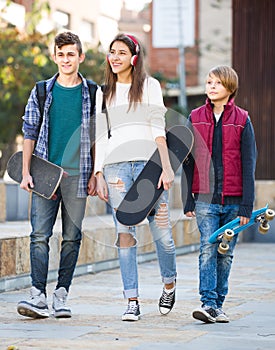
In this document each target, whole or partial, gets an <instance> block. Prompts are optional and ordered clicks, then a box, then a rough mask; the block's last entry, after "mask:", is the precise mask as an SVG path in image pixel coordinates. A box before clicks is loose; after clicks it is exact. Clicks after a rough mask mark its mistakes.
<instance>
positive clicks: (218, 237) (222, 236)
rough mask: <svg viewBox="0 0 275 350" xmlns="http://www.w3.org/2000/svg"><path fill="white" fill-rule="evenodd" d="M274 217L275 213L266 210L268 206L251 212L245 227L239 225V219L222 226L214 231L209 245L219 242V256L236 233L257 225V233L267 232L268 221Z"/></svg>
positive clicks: (223, 252)
mask: <svg viewBox="0 0 275 350" xmlns="http://www.w3.org/2000/svg"><path fill="white" fill-rule="evenodd" d="M274 216H275V211H274V210H272V209H269V208H268V204H267V205H266V206H265V207H263V208H261V209H257V210H255V211H253V212H252V215H251V218H250V220H249V222H248V223H247V224H245V225H240V218H236V219H234V220H232V221H230V222H228V223H227V224H225V225H224V226H222V227H220V228H219V229H218V230H217V231H215V232H214V233H213V234H212V235H211V236H210V238H209V240H208V241H209V243H217V242H219V246H218V252H219V253H220V254H225V253H226V252H227V251H228V249H229V245H228V243H229V242H230V241H231V239H232V238H233V237H234V235H236V234H237V233H239V232H241V231H244V230H246V229H247V228H248V227H250V226H252V225H254V224H258V225H259V227H258V231H259V232H260V233H262V234H265V233H267V232H268V230H269V228H270V225H269V223H268V222H269V221H270V220H272V219H273V218H274Z"/></svg>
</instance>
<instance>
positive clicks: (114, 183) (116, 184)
mask: <svg viewBox="0 0 275 350" xmlns="http://www.w3.org/2000/svg"><path fill="white" fill-rule="evenodd" d="M108 184H109V186H111V187H113V188H115V189H116V190H118V191H120V192H124V191H125V183H124V182H123V181H122V180H121V179H120V178H115V179H112V180H110V181H108Z"/></svg>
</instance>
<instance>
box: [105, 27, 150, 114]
mask: <svg viewBox="0 0 275 350" xmlns="http://www.w3.org/2000/svg"><path fill="white" fill-rule="evenodd" d="M116 41H121V42H123V43H124V44H125V45H127V46H128V48H129V50H130V52H131V54H132V56H134V55H137V56H138V57H137V60H136V64H135V65H134V66H132V71H131V76H132V82H131V87H130V90H129V96H128V97H129V109H130V108H131V107H132V105H133V104H134V106H135V105H136V103H138V102H141V101H142V94H143V85H144V80H145V78H146V72H145V68H144V53H143V49H142V47H141V45H140V42H139V40H137V38H136V37H133V36H132V35H130V36H128V35H127V34H118V35H117V36H116V37H115V38H114V39H113V40H112V42H111V43H110V45H109V51H111V49H112V46H113V44H114V42H116ZM136 43H137V44H138V48H139V50H138V52H137V45H136ZM106 63H107V64H106V69H105V82H104V100H105V101H108V102H110V101H111V100H112V99H113V98H114V97H115V94H116V82H117V74H115V73H113V71H112V69H111V66H110V64H109V63H108V62H106Z"/></svg>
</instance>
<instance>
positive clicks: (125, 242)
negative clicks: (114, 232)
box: [116, 233, 137, 248]
mask: <svg viewBox="0 0 275 350" xmlns="http://www.w3.org/2000/svg"><path fill="white" fill-rule="evenodd" d="M136 244H137V240H136V238H135V237H134V236H133V235H131V234H130V233H119V234H118V238H117V241H116V246H117V247H119V248H130V247H134V246H135V245H136Z"/></svg>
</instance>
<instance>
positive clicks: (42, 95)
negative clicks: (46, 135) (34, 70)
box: [35, 80, 46, 118]
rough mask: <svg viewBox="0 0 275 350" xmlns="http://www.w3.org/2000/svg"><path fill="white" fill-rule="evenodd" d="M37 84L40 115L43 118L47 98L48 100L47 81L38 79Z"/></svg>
mask: <svg viewBox="0 0 275 350" xmlns="http://www.w3.org/2000/svg"><path fill="white" fill-rule="evenodd" d="M35 85H36V95H37V99H38V105H39V111H40V116H41V118H42V117H43V112H44V106H45V100H46V81H45V80H41V81H38V82H37V83H36V84H35Z"/></svg>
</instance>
